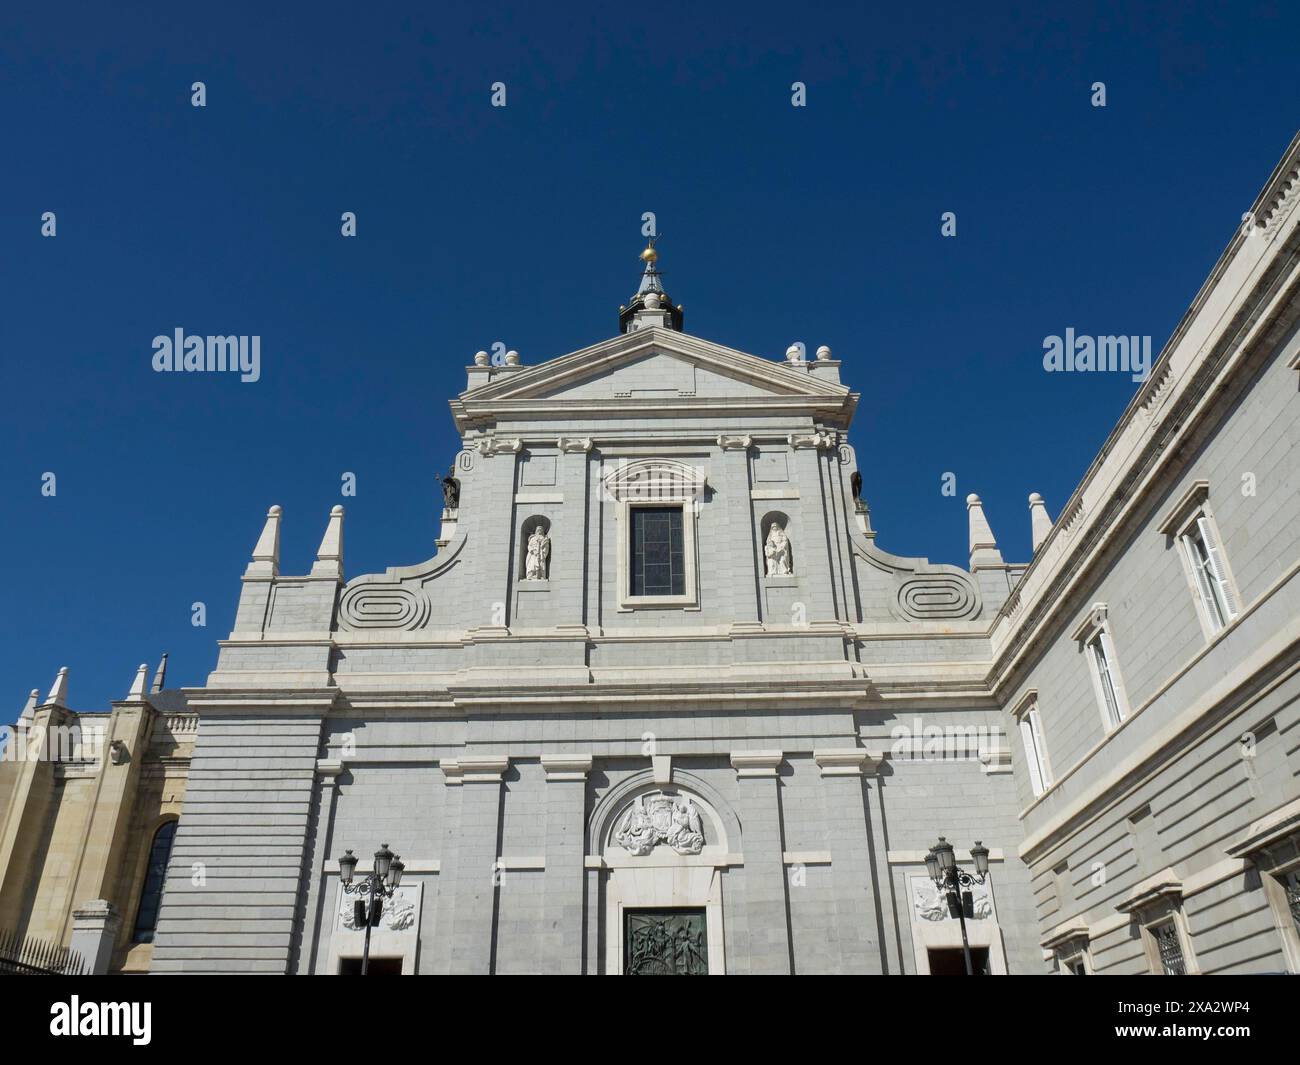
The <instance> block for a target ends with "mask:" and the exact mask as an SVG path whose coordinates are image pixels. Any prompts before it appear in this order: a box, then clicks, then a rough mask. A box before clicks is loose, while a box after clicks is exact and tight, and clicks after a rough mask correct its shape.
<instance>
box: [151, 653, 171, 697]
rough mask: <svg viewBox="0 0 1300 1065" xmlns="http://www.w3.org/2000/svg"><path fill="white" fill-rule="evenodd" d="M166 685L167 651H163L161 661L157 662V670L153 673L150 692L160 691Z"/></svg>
mask: <svg viewBox="0 0 1300 1065" xmlns="http://www.w3.org/2000/svg"><path fill="white" fill-rule="evenodd" d="M166 686H167V652H166V651H164V652H163V656H162V659H161V661H159V663H158V672H157V673H155V674H154V675H153V687H152V688H150V689H149V690H150V691H151V692H160V691H162V690H163V688H165V687H166Z"/></svg>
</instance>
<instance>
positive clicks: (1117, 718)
mask: <svg viewBox="0 0 1300 1065" xmlns="http://www.w3.org/2000/svg"><path fill="white" fill-rule="evenodd" d="M1088 656H1089V658H1091V659H1092V668H1093V672H1094V675H1095V677H1096V681H1097V690H1098V692H1099V693H1100V695H1101V704H1102V705H1101V709H1102V712H1103V713H1104V714H1105V715H1106V722H1107V725H1108V727H1110V728H1117V727H1118V726H1119V724H1120V722H1121V721H1123V720H1124V703H1123V696H1122V694H1121V692H1120V687H1119V681H1118V679H1117V677H1116V674H1115V655H1114V652H1113V649H1112V648H1111V646H1110V634H1109V633H1108V632H1106V631H1105V630H1104V629H1103V630H1101V631H1099V632H1098V633H1097V634H1096V635H1095V636H1093V638H1092V639H1091V640H1089V641H1088Z"/></svg>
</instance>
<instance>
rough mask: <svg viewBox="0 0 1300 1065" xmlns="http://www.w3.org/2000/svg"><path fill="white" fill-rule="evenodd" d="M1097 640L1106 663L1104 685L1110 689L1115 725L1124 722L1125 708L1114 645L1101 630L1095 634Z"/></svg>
mask: <svg viewBox="0 0 1300 1065" xmlns="http://www.w3.org/2000/svg"><path fill="white" fill-rule="evenodd" d="M1097 638H1098V639H1099V640H1100V642H1101V655H1102V659H1103V660H1104V661H1105V663H1106V678H1105V683H1106V684H1107V685H1109V687H1110V698H1111V705H1112V706H1113V707H1114V710H1115V717H1116V724H1118V723H1119V722H1120V721H1123V720H1124V717H1125V712H1126V708H1125V706H1124V696H1123V695H1122V694H1121V693H1120V688H1119V666H1118V665H1117V663H1118V661H1119V660H1118V659H1117V658H1116V657H1115V645H1114V644H1113V643H1112V642H1111V639H1110V633H1109V632H1107V631H1106V630H1105V629H1102V630H1101V631H1100V632H1099V633H1097Z"/></svg>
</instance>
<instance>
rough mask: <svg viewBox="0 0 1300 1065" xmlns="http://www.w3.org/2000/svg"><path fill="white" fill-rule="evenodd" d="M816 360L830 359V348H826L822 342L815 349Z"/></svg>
mask: <svg viewBox="0 0 1300 1065" xmlns="http://www.w3.org/2000/svg"><path fill="white" fill-rule="evenodd" d="M817 361H818V362H830V361H831V349H830V348H828V347H827V346H826V345H825V344H823V345H822V346H821V347H820V348H818V349H817Z"/></svg>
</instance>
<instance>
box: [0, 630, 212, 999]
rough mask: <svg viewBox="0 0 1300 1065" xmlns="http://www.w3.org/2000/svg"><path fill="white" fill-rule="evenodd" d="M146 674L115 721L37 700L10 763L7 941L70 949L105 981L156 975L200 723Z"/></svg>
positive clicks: (5, 829) (3, 774)
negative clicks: (161, 921) (159, 928)
mask: <svg viewBox="0 0 1300 1065" xmlns="http://www.w3.org/2000/svg"><path fill="white" fill-rule="evenodd" d="M147 672H148V671H147V668H146V667H145V666H143V665H142V666H141V667H140V668H139V670H138V671H137V673H136V676H135V681H134V683H133V684H132V685H131V688H130V690H129V691H128V692H127V695H126V698H125V699H123V700H122V701H121V702H116V703H114V704H113V707H112V709H111V710H110V711H108V712H106V713H99V712H77V711H74V710H70V709H69V708H68V687H69V685H68V670H67V669H66V668H64V669H61V670H60V671H59V675H58V676H57V677H56V678H55V680H54V685H53V686H52V687H51V689H50V691H49V694H48V695H46V697H45V699H44V700H43V701H42V700H41V698H40V691H39V690H35V691H33V692H32V693H31V695H30V697H29V698H28V700H27V705H26V706H25V707H24V708H23V711H22V713H21V714H20V715H19V718H18V721H17V722H16V723H15V725H14V726H13V727H12V728H6V729H4V730H0V731H3V733H4V736H3V743H2V746H3V754H2V755H0V929H4V930H6V931H9V932H19V933H21V934H22V935H23V936H24V937H30V938H32V939H36V940H40V941H44V942H47V943H51V944H60V945H70V946H72V947H73V948H74V949H76V950H77V951H78V952H79V953H81V954H82V955H83V956H84V958H85V960H86V962H87V964H88V965H89V966H90V967H91V968H93V969H95V970H98V971H101V972H102V971H105V970H110V969H111V970H112V971H114V972H127V973H143V972H147V971H148V969H149V962H150V958H151V956H152V952H153V937H154V931H155V928H156V925H157V920H158V907H159V904H160V903H161V900H162V889H163V874H164V872H165V870H166V864H167V857H168V855H169V854H170V850H171V844H172V839H173V836H174V835H175V832H176V823H177V817H178V816H179V815H180V812H181V802H182V800H183V799H184V797H185V781H186V775H187V773H188V770H189V761H190V752H191V750H192V748H193V746H194V736H195V734H196V732H197V729H198V718H197V717H196V716H195V715H194V714H193V713H191V712H189V710H188V709H187V708H186V706H185V700H184V696H183V695H182V694H181V693H180V692H178V691H171V690H167V689H166V688H165V687H164V684H165V678H166V672H167V656H166V655H164V656H163V661H162V663H161V664H160V665H159V666H158V670H157V672H156V673H155V675H154V679H153V684H152V686H150V685H149V684H148V675H147Z"/></svg>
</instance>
